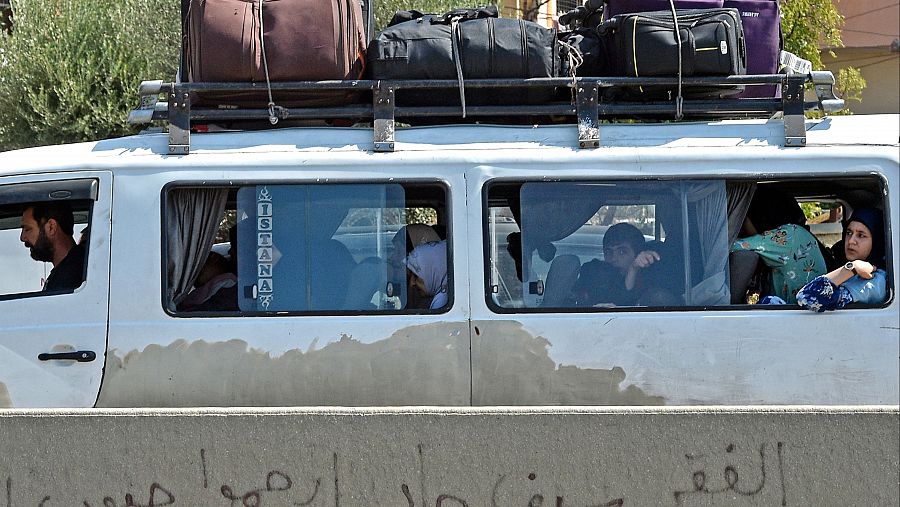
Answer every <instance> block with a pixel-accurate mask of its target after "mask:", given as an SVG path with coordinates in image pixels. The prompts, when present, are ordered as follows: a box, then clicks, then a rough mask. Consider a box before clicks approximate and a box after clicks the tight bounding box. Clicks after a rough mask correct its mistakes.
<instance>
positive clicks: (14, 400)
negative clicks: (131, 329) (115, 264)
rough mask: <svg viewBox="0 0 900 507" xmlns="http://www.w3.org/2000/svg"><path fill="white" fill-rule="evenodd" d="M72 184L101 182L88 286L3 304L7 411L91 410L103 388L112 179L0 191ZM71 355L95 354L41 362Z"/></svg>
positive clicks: (18, 249) (1, 347)
mask: <svg viewBox="0 0 900 507" xmlns="http://www.w3.org/2000/svg"><path fill="white" fill-rule="evenodd" d="M75 179H78V180H86V179H94V180H96V181H97V182H98V186H97V189H98V195H97V199H96V201H94V203H93V209H92V212H91V214H92V216H91V226H92V229H93V231H94V234H92V235H91V237H90V238H91V239H90V254H89V262H88V266H87V271H86V278H85V282H84V283H83V284H82V285H81V287H79V288H77V289H75V290H74V291H73V292H71V293H65V294H53V295H42V294H41V292H39V290H40V289H37V290H38V292H32V293H26V294H22V295H20V296H19V297H12V298H11V299H6V300H4V301H0V305H2V308H3V309H2V311H0V406H2V407H5V408H30V407H90V406H93V405H94V402H95V401H96V399H97V394H98V392H99V390H100V383H101V379H102V375H103V361H104V357H105V353H106V347H107V312H108V306H107V304H108V294H109V266H110V242H111V239H110V223H111V221H112V196H113V190H112V186H113V175H112V174H111V173H110V172H107V171H94V170H83V171H73V172H65V173H55V174H32V175H27V176H0V186H5V185H17V184H25V185H27V184H29V183H36V182H48V181H56V182H60V186H61V187H65V181H66V180H75ZM4 233H5V234H4V236H3V237H4V241H15V244H14V245H13V246H12V247H10V245H9V244H6V245H5V247H6V248H15V250H14V251H12V252H10V254H11V255H16V256H18V255H21V257H22V258H25V259H27V258H28V249H27V248H25V246H24V245H23V244H22V243H19V242H18V231H15V230H8V231H4ZM28 260H29V261H30V259H28ZM32 262H33V261H32ZM51 267H52V266H51ZM6 276H10V274H9V273H8V274H7V275H6ZM76 351H89V352H93V353H95V354H96V359H94V360H92V361H88V362H76V361H73V360H43V361H42V360H39V359H38V356H39V355H40V354H44V353H68V352H76Z"/></svg>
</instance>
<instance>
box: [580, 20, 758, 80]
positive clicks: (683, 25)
mask: <svg viewBox="0 0 900 507" xmlns="http://www.w3.org/2000/svg"><path fill="white" fill-rule="evenodd" d="M676 15H677V16H676V17H675V18H673V16H672V12H671V11H655V12H641V13H636V14H619V15H616V16H613V17H612V18H610V19H609V20H607V21H604V22H603V23H602V24H601V25H600V27H599V28H598V29H597V31H598V33H599V34H600V36H601V37H611V38H612V46H613V48H614V49H613V51H612V54H610V55H608V56H609V62H608V64H609V66H610V67H609V68H611V69H612V74H613V75H617V76H626V77H659V76H670V77H672V76H678V71H679V42H678V38H677V37H676V34H675V29H676V28H675V27H676V20H677V26H678V34H679V35H680V37H681V46H680V52H681V59H680V60H681V63H680V65H681V75H682V76H683V77H690V76H730V75H742V74H746V72H747V70H746V69H747V67H746V66H747V52H746V46H745V40H744V31H743V25H742V24H741V16H740V13H739V12H738V11H737V9H687V10H677V11H676ZM644 89H645V90H650V92H649V93H650V95H654V96H656V95H660V92H661V91H662V92H663V93H664V94H666V95H668V94H672V95H673V96H674V93H675V91H674V88H673V89H669V88H666V89H665V90H661V89H659V88H658V87H653V88H649V89H648V88H647V87H644ZM742 90H743V87H742V86H733V87H726V88H722V87H709V88H704V89H698V88H696V87H692V88H690V89H687V90H685V92H684V94H685V96H688V97H691V96H693V97H724V96H728V95H733V94H735V93H739V92H741V91H742ZM641 92H642V93H643V90H641Z"/></svg>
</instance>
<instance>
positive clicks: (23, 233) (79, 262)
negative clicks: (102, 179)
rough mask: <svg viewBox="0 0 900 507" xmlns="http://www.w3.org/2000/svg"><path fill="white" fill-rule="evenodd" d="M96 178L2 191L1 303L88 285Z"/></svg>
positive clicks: (10, 187)
mask: <svg viewBox="0 0 900 507" xmlns="http://www.w3.org/2000/svg"><path fill="white" fill-rule="evenodd" d="M96 197H97V182H96V181H95V180H91V179H84V180H61V181H49V182H34V183H20V184H11V185H2V186H0V270H2V274H0V299H13V298H18V297H24V296H36V295H42V294H61V293H67V292H73V291H75V290H77V289H78V288H79V287H81V286H82V284H84V283H86V282H87V280H86V267H87V255H88V252H87V245H88V243H87V241H86V240H87V237H88V235H89V234H90V227H89V226H90V217H91V210H92V205H93V202H94V200H95V199H96Z"/></svg>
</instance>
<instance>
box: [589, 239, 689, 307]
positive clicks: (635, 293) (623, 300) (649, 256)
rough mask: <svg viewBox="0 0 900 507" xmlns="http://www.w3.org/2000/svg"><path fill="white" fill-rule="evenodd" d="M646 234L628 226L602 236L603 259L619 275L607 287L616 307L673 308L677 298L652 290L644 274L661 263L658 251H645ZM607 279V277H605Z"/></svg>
mask: <svg viewBox="0 0 900 507" xmlns="http://www.w3.org/2000/svg"><path fill="white" fill-rule="evenodd" d="M644 246H645V240H644V234H643V233H641V231H640V230H638V228H637V227H635V226H633V225H631V224H628V223H618V224H616V225H613V226H612V227H610V228H609V229H608V230H607V231H606V234H604V235H603V259H604V261H606V263H608V264H609V265H611V266H612V267H613V268H614V269H615V271H616V272H617V273H618V276H617V277H616V281H615V284H614V285H613V286H607V287H606V291H607V292H608V293H609V297H607V298H605V299H607V300H610V301H611V302H612V303H614V304H617V305H652V306H659V305H663V306H665V305H672V304H677V302H676V301H675V298H674V297H672V296H671V295H669V294H668V293H667V292H666V291H664V290H661V289H657V288H653V287H651V286H650V283H649V281H648V280H647V279H646V277H645V275H644V270H645V269H647V268H649V267H650V266H652V265H653V264H655V263H656V262H659V261H660V260H661V257H660V255H659V253H658V252H656V251H655V250H645V249H644ZM606 278H607V279H608V277H606Z"/></svg>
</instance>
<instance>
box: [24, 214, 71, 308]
mask: <svg viewBox="0 0 900 507" xmlns="http://www.w3.org/2000/svg"><path fill="white" fill-rule="evenodd" d="M74 223H75V220H74V217H73V215H72V208H71V207H70V206H69V205H68V203H65V202H39V203H34V204H32V205H30V206H28V207H27V208H25V211H24V212H23V213H22V233H21V234H20V235H19V241H21V242H22V243H24V244H25V247H26V248H28V249H30V250H31V258H32V259H34V260H36V261H41V262H50V263H53V270H51V271H50V276H48V277H47V281H46V283H44V289H43V290H45V291H65V290H68V291H71V290H74V289H76V288H78V287H79V286H81V283H82V282H83V281H84V247H83V246H82V245H76V244H75V239H74V238H73V237H72V233H73V228H74Z"/></svg>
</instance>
